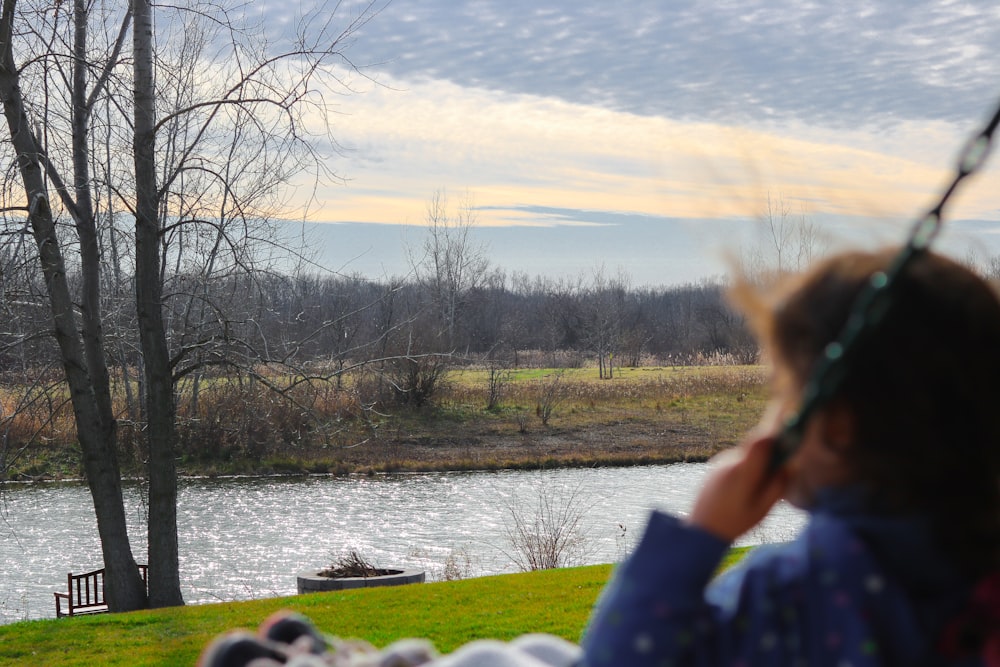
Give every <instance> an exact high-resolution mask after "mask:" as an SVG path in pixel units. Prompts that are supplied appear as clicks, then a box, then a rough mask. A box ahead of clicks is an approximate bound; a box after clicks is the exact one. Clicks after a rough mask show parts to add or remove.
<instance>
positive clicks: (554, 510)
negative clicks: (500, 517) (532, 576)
mask: <svg viewBox="0 0 1000 667" xmlns="http://www.w3.org/2000/svg"><path fill="white" fill-rule="evenodd" d="M590 507H591V504H590V503H588V502H587V500H586V498H585V497H584V493H583V491H582V489H581V487H579V486H577V487H575V488H572V489H568V490H567V489H565V488H562V487H552V486H545V485H544V484H539V485H538V486H537V487H536V489H535V498H534V503H533V506H529V508H525V506H524V505H523V504H522V503H521V502H519V498H518V495H517V494H516V493H515V494H514V495H512V496H511V497H510V498H508V499H507V502H506V504H505V506H504V530H503V535H504V537H505V538H506V541H507V545H508V546H509V548H510V549H509V551H508V550H502V551H503V554H504V555H505V556H507V557H508V558H510V559H511V561H513V562H514V564H515V565H516V566H517V567H518V568H519V569H520V570H521V571H522V572H530V571H533V570H550V569H553V568H558V567H567V566H571V565H579V564H582V563H583V561H584V560H585V559H586V556H587V554H588V552H589V548H590V547H589V541H588V539H587V536H586V535H585V534H584V532H583V518H584V516H585V515H586V513H587V510H589V509H590Z"/></svg>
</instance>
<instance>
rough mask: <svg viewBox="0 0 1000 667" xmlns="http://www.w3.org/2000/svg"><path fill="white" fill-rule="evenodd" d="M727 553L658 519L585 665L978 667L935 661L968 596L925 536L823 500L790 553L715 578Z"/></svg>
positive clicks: (917, 525)
mask: <svg viewBox="0 0 1000 667" xmlns="http://www.w3.org/2000/svg"><path fill="white" fill-rule="evenodd" d="M728 548H729V544H728V543H726V542H725V541H723V540H721V539H719V538H717V537H715V536H713V535H711V534H709V533H707V532H705V531H703V530H701V529H699V528H696V527H692V526H689V525H687V524H684V523H683V522H681V521H679V520H678V519H676V518H674V517H672V516H669V515H666V514H662V513H659V512H654V513H653V514H652V516H651V518H650V520H649V524H648V525H647V527H646V531H645V534H644V535H643V538H642V540H641V542H640V544H639V545H638V547H637V548H636V550H635V552H634V553H633V554H632V555H631V556H630V557H629V558H628V559H627V560H626V561H625V562H624V563H623V564H622V565H621V566H620V567H619V568H618V569H617V571H616V573H615V575H614V577H613V578H612V581H611V582H610V583H609V584H608V586H607V588H606V589H605V591H604V592H603V593H602V595H601V598H600V600H599V601H598V604H597V607H596V609H595V613H594V616H593V617H592V619H591V622H590V625H589V627H588V629H587V631H586V633H585V634H584V638H583V648H584V656H585V657H584V659H583V661H582V663H581V665H585V666H587V667H603V666H605V665H615V666H619V667H626V666H628V667H645V666H647V665H648V666H654V665H655V666H658V667H672V666H680V665H733V666H746V667H749V666H750V665H768V666H779V665H790V666H795V667H799V666H802V667H807V666H809V667H812V666H820V665H830V666H836V667H865V666H874V665H980V664H982V663H981V661H980V660H979V658H978V657H975V656H966V657H945V656H943V655H942V654H941V653H940V652H939V651H938V639H939V637H940V636H941V633H942V630H943V629H944V628H945V626H946V625H947V624H948V623H949V621H950V620H952V619H953V618H954V617H955V616H956V615H957V614H958V613H959V612H960V610H961V609H962V607H963V604H964V602H965V600H966V599H967V598H968V596H969V590H970V585H969V583H968V582H965V581H964V580H963V579H962V577H961V576H959V574H958V573H957V572H956V571H955V570H954V569H953V568H952V567H951V566H950V565H949V562H948V560H947V558H946V557H945V556H944V555H943V554H941V553H940V552H939V550H938V549H936V548H935V547H934V545H933V542H932V540H931V538H930V535H929V531H928V530H927V529H926V526H925V525H924V523H923V522H922V521H920V520H916V519H913V518H900V517H886V516H875V515H871V514H868V513H865V512H864V511H862V510H861V509H860V508H859V503H857V502H856V500H855V499H854V498H852V497H851V495H850V494H843V495H842V497H839V498H838V497H836V496H832V495H831V496H829V497H826V498H824V500H823V501H822V502H821V503H820V504H819V506H818V507H817V508H815V509H814V510H813V512H812V516H811V517H810V520H809V523H808V524H807V526H806V527H805V528H804V530H803V531H802V533H801V534H800V535H799V537H798V538H797V539H795V540H794V541H792V542H789V543H785V544H781V545H772V546H764V547H758V548H756V549H754V550H753V551H752V552H751V553H750V554H749V555H748V556H747V557H746V558H745V559H744V560H743V561H742V562H741V563H740V564H739V565H738V566H736V567H735V568H733V569H731V570H729V571H728V572H726V573H724V574H723V575H721V576H719V577H717V578H715V579H714V580H713V576H714V575H715V572H716V570H717V568H718V566H719V563H720V562H721V560H722V558H723V556H724V555H725V553H726V551H727V549H728Z"/></svg>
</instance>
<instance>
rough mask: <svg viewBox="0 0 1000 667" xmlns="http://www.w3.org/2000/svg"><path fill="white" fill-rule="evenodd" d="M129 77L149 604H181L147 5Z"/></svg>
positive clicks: (137, 17) (141, 8) (140, 13)
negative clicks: (132, 77) (146, 471)
mask: <svg viewBox="0 0 1000 667" xmlns="http://www.w3.org/2000/svg"><path fill="white" fill-rule="evenodd" d="M132 7H133V20H134V23H133V56H134V61H133V62H134V64H133V72H134V74H135V84H134V85H135V90H134V91H133V92H134V100H135V135H134V140H133V154H134V158H135V184H136V208H135V245H136V276H135V291H136V311H137V315H138V320H139V342H140V347H141V348H142V355H143V359H144V361H145V377H146V424H147V428H146V435H147V438H148V442H149V603H150V605H151V606H153V607H165V606H172V605H180V604H184V598H183V597H182V596H181V588H180V574H179V559H178V548H177V469H176V465H175V463H174V444H175V442H176V440H177V435H176V434H177V431H176V426H175V423H174V416H175V404H174V393H173V380H172V378H171V366H170V353H169V350H168V348H167V337H166V331H165V329H164V324H163V294H162V292H163V286H162V283H161V282H160V279H161V276H160V230H159V225H158V223H157V203H158V195H157V188H156V162H155V134H156V128H155V117H156V106H155V82H154V79H153V17H152V8H151V6H150V3H149V0H135V1H134V2H133V5H132Z"/></svg>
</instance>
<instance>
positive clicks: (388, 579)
mask: <svg viewBox="0 0 1000 667" xmlns="http://www.w3.org/2000/svg"><path fill="white" fill-rule="evenodd" d="M424 579H425V573H424V570H391V569H390V570H389V574H380V575H375V576H373V577H321V576H319V572H318V571H310V572H303V573H301V574H299V575H298V577H297V581H298V590H299V594H302V593H319V592H320V591H343V590H348V589H351V588H374V587H375V586H402V585H404V584H422V583H423V582H424Z"/></svg>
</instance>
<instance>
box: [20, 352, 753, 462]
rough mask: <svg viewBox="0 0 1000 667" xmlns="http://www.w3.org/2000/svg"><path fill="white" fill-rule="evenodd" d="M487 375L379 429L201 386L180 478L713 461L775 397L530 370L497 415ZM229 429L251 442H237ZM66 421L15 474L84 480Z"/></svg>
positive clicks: (462, 378)
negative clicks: (241, 432)
mask: <svg viewBox="0 0 1000 667" xmlns="http://www.w3.org/2000/svg"><path fill="white" fill-rule="evenodd" d="M488 375H489V374H488V371H486V370H481V369H471V370H470V369H465V370H452V371H450V372H449V373H448V374H447V376H446V377H445V378H444V379H443V381H442V382H441V384H440V386H439V387H438V388H437V390H436V393H435V395H434V400H433V402H432V403H431V404H430V405H425V406H423V407H422V408H419V409H417V408H412V407H406V406H389V407H385V408H379V409H378V411H377V412H376V413H373V416H371V417H370V418H368V419H361V418H359V417H358V416H357V415H356V412H352V411H351V410H350V409H349V408H343V406H341V407H340V408H337V409H334V408H333V407H329V409H326V408H325V407H324V406H325V405H326V404H330V405H333V404H336V403H337V401H338V400H340V399H341V398H342V395H341V394H331V397H328V398H326V399H325V400H326V403H323V401H321V400H318V399H316V400H314V403H313V411H312V412H310V413H309V416H308V418H307V417H305V416H303V415H304V414H305V413H304V412H303V411H302V410H298V409H297V408H296V409H295V410H291V409H289V408H288V407H287V406H282V405H280V404H276V403H275V401H274V399H273V397H271V398H267V397H265V396H259V395H254V396H252V397H250V398H247V397H246V395H242V396H241V397H240V400H236V399H235V398H234V397H233V395H232V394H230V393H225V392H230V391H231V386H230V385H228V384H223V383H222V382H217V384H216V386H215V387H211V386H210V387H203V388H202V390H201V399H200V408H199V410H200V411H201V412H200V413H199V416H198V418H197V419H190V418H185V421H184V422H183V423H182V427H181V431H182V435H184V437H186V438H187V440H185V444H184V445H183V451H182V452H180V457H179V469H180V472H181V474H189V475H204V474H207V475H213V474H233V473H239V474H255V473H257V474H264V473H302V472H311V473H348V472H366V471H376V472H377V471H421V470H462V469H497V468H532V467H551V466H592V465H634V464H648V463H666V462H673V461H693V460H704V459H706V458H708V457H709V456H711V455H712V454H714V453H715V452H717V451H719V450H720V449H722V448H725V447H727V446H729V445H732V444H733V443H735V442H736V441H737V440H738V439H739V437H740V435H741V434H742V433H743V432H745V431H746V430H747V429H748V428H749V427H750V426H752V425H753V423H754V422H755V421H756V419H757V418H758V417H759V415H760V414H761V412H762V411H763V407H764V403H765V401H766V394H767V391H766V386H765V385H766V381H765V377H766V374H765V371H764V369H763V368H761V367H757V366H684V367H644V368H622V369H617V370H616V376H615V377H614V379H599V378H598V377H597V371H596V369H594V368H576V369H559V370H557V369H525V370H515V371H511V372H510V374H509V376H507V377H505V381H504V383H503V387H502V389H503V391H502V394H501V397H500V400H499V402H498V404H497V406H496V407H495V408H494V409H492V410H487V409H486V405H487V394H488V385H489V381H488ZM213 388H217V389H218V391H219V392H220V393H219V394H218V395H217V396H215V397H214V398H213V393H212V390H213ZM185 400H186V399H185V397H184V396H183V395H182V397H181V403H182V405H183V404H184V403H185ZM546 412H548V414H546ZM236 413H238V414H236ZM293 413H294V414H293ZM182 415H183V411H182ZM546 417H547V419H546ZM251 418H252V419H253V421H252V422H248V420H249V419H251ZM229 420H233V421H235V422H239V423H240V424H242V428H244V429H247V430H246V431H245V432H249V433H250V434H251V437H250V438H249V439H247V438H243V439H240V440H237V441H235V442H233V439H234V436H233V432H234V429H235V427H230V426H228V424H229V423H230V422H229ZM241 420H242V421H241ZM296 420H297V421H296ZM546 422H547V423H546ZM59 424H60V425H59V427H58V428H55V427H53V428H51V429H50V432H46V437H44V438H42V439H41V440H40V441H39V442H38V443H35V444H32V445H30V446H28V447H27V448H26V449H25V450H24V452H23V453H21V455H20V456H19V457H18V458H17V460H16V462H15V464H14V466H13V467H12V470H11V477H12V478H22V479H25V478H26V479H39V478H60V477H75V476H79V474H80V472H79V467H78V466H79V464H78V460H79V457H78V454H77V446H76V445H75V443H74V442H72V440H71V439H70V434H71V433H72V430H71V428H69V427H67V423H66V420H63V421H61V422H59ZM269 429H271V430H269ZM121 433H122V448H123V459H124V461H125V462H126V466H128V464H129V463H133V464H136V463H137V462H138V461H141V460H142V458H143V457H142V453H141V451H139V447H138V445H136V444H135V443H134V442H132V440H131V439H130V438H129V437H128V435H129V431H128V428H127V427H122V429H121Z"/></svg>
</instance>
